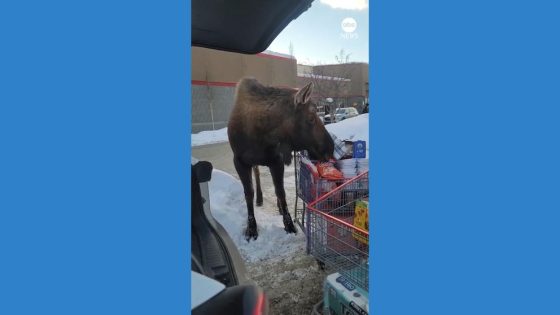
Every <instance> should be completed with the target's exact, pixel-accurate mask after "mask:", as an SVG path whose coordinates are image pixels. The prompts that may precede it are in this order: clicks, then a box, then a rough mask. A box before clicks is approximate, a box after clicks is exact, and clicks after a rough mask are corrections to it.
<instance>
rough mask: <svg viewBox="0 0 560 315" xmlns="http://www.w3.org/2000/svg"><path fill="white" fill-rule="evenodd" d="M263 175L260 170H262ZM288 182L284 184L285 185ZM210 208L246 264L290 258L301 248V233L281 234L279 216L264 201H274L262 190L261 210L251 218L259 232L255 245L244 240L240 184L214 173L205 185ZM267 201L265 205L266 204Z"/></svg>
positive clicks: (259, 208) (281, 225)
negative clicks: (208, 192) (262, 203)
mask: <svg viewBox="0 0 560 315" xmlns="http://www.w3.org/2000/svg"><path fill="white" fill-rule="evenodd" d="M263 171H264V170H263ZM289 182H290V181H289V180H287V181H286V184H289ZM208 187H209V190H210V206H211V209H212V214H213V215H214V217H215V218H216V219H217V220H218V221H219V222H220V223H221V224H222V225H223V226H224V228H225V229H226V231H227V232H228V234H229V235H230V236H231V238H232V239H233V241H234V243H235V244H236V245H237V247H238V248H239V251H240V253H241V255H242V256H243V258H244V259H245V260H246V261H248V262H257V261H263V260H268V259H270V258H275V259H278V258H279V257H293V256H294V255H295V254H296V253H297V252H302V251H303V250H304V248H305V236H304V235H303V233H302V232H301V231H299V233H298V234H295V235H294V234H288V233H286V232H285V231H284V224H283V223H282V216H280V214H279V213H278V210H276V204H275V202H274V206H273V205H272V204H271V202H270V201H269V200H267V199H274V201H275V200H276V199H275V197H273V196H274V192H272V196H271V194H270V192H269V191H267V188H268V187H266V186H263V195H264V197H265V205H264V207H267V206H268V207H267V208H269V209H268V211H267V209H263V208H261V207H255V218H256V220H257V226H258V229H259V237H258V239H257V240H256V241H253V240H251V242H247V241H246V240H245V234H244V231H245V227H246V226H247V208H246V206H245V198H244V196H243V186H242V185H241V182H240V181H239V180H238V179H236V178H235V177H233V176H232V175H230V174H228V173H226V172H223V171H220V170H214V171H213V172H212V180H211V181H210V184H209V186H208ZM267 201H268V202H267Z"/></svg>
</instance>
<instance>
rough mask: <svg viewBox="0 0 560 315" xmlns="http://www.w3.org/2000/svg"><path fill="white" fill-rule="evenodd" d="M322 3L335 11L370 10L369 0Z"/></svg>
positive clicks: (323, 0) (339, 0)
mask: <svg viewBox="0 0 560 315" xmlns="http://www.w3.org/2000/svg"><path fill="white" fill-rule="evenodd" d="M321 3H322V4H326V5H328V6H330V7H331V8H333V9H343V10H366V9H367V8H368V0H321Z"/></svg>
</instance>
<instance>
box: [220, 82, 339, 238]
mask: <svg viewBox="0 0 560 315" xmlns="http://www.w3.org/2000/svg"><path fill="white" fill-rule="evenodd" d="M312 92H313V83H312V82H310V83H309V84H307V85H306V86H305V87H303V88H301V89H300V90H295V89H290V88H280V87H271V86H264V85H262V84H261V83H260V82H258V81H257V80H256V79H254V78H242V79H241V80H240V81H239V82H238V83H237V87H236V90H235V100H234V105H233V109H232V111H231V114H230V118H229V122H228V129H227V132H228V138H229V143H230V146H231V149H232V151H233V163H234V165H235V169H236V171H237V174H238V175H239V179H240V180H241V183H242V184H243V191H244V194H245V201H246V203H247V214H248V216H247V229H246V230H245V239H246V240H247V241H248V242H249V241H250V240H251V238H253V239H254V240H256V239H257V237H258V231H257V221H256V220H255V214H254V207H253V199H254V194H255V193H254V189H253V181H252V176H251V170H253V173H254V175H255V182H256V185H257V200H256V204H257V206H262V204H263V198H262V190H261V187H260V186H261V185H260V175H259V170H258V166H259V165H261V166H267V167H268V168H269V169H270V174H271V175H272V181H273V183H274V191H275V194H276V204H277V207H278V210H279V212H280V214H281V215H282V217H283V223H284V230H285V231H286V232H287V233H297V231H296V228H295V226H294V222H293V221H292V218H291V216H290V214H289V213H288V206H287V204H286V192H285V190H284V165H290V163H291V161H292V151H301V150H307V151H308V152H309V153H310V155H312V156H314V157H317V158H318V159H320V160H328V159H330V158H331V157H332V156H333V152H334V142H333V139H332V138H331V136H330V134H329V133H328V132H327V130H326V129H325V126H324V125H323V123H322V121H321V120H320V119H319V117H318V115H317V112H316V106H315V104H314V103H313V101H312V100H311V94H312Z"/></svg>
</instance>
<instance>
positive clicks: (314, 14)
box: [268, 0, 369, 64]
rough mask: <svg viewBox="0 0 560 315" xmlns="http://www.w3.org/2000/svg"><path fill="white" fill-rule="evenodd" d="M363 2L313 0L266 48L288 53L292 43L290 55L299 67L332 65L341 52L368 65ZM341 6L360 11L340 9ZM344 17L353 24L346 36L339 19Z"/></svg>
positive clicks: (366, 10) (366, 21)
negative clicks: (291, 54)
mask: <svg viewBox="0 0 560 315" xmlns="http://www.w3.org/2000/svg"><path fill="white" fill-rule="evenodd" d="M327 3H329V4H330V5H329V4H327ZM367 3H368V1H367V0H315V1H314V2H313V4H312V6H311V8H309V9H308V10H307V11H306V12H304V13H303V14H302V15H300V16H299V17H298V18H297V19H296V20H294V21H292V22H291V23H290V24H289V25H288V26H287V27H286V28H285V29H284V30H283V31H282V32H281V33H280V34H279V35H278V37H277V38H276V39H275V40H274V41H273V42H272V44H271V45H270V46H269V48H268V49H269V50H272V51H275V52H280V53H285V54H289V46H290V42H292V44H293V51H294V55H295V57H296V59H297V60H298V63H303V64H318V63H323V64H325V63H335V62H336V60H335V56H336V55H338V54H339V52H340V50H341V49H344V51H345V52H346V53H349V54H350V61H361V62H368V38H369V34H368V30H369V25H368V24H369V16H368V15H369V14H368V8H367ZM333 6H334V7H337V8H334V7H333ZM341 6H345V7H348V6H352V7H355V8H361V10H356V9H354V10H348V9H342V8H340V7H341ZM364 6H366V7H364ZM348 17H350V18H353V19H354V20H355V21H356V22H357V27H356V29H355V31H353V32H351V33H346V32H345V31H344V30H343V29H342V26H341V23H342V20H344V19H345V18H348Z"/></svg>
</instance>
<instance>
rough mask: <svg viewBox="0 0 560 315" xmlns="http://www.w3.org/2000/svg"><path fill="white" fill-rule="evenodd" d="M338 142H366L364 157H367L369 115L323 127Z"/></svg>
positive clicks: (369, 144)
mask: <svg viewBox="0 0 560 315" xmlns="http://www.w3.org/2000/svg"><path fill="white" fill-rule="evenodd" d="M325 127H326V128H327V130H328V131H329V132H330V133H333V134H334V135H335V136H336V137H337V138H338V139H339V140H352V141H356V140H364V141H365V142H366V157H369V148H370V147H371V143H370V142H369V114H362V115H359V116H356V117H352V118H348V119H345V120H343V121H341V122H337V123H334V124H329V125H326V126H325Z"/></svg>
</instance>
